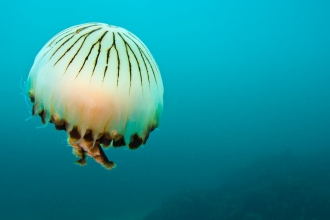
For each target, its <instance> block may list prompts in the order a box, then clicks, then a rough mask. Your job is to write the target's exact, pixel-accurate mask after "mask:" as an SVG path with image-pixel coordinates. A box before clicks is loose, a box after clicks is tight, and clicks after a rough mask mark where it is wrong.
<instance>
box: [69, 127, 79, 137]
mask: <svg viewBox="0 0 330 220" xmlns="http://www.w3.org/2000/svg"><path fill="white" fill-rule="evenodd" d="M69 135H70V137H71V138H73V139H80V138H81V135H80V133H79V131H78V127H77V126H74V127H73V129H72V130H71V131H70V132H69Z"/></svg>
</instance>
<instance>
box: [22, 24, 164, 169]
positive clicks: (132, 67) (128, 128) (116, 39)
mask: <svg viewBox="0 0 330 220" xmlns="http://www.w3.org/2000/svg"><path fill="white" fill-rule="evenodd" d="M27 92H28V95H29V97H30V99H31V102H32V103H33V109H32V114H33V115H39V116H40V117H41V119H42V123H44V124H45V123H46V124H47V123H48V122H51V123H54V124H55V128H56V129H57V130H65V131H66V132H67V134H68V143H69V144H70V145H71V146H72V147H73V153H74V154H75V155H76V156H78V157H79V158H80V159H79V160H77V163H79V164H81V165H84V164H85V163H86V155H88V156H90V157H92V158H94V159H95V160H96V161H97V162H99V163H100V164H102V165H103V166H104V167H106V168H108V169H111V168H113V167H114V166H115V164H114V163H113V162H112V161H109V160H108V159H107V157H106V155H105V153H104V152H103V149H102V147H103V148H107V147H109V146H113V147H120V146H128V147H129V148H130V149H136V148H138V147H139V146H140V145H141V144H145V143H146V141H147V139H148V136H149V133H150V132H151V131H153V130H154V129H155V128H156V127H158V125H159V121H160V116H161V113H162V110H163V83H162V79H161V75H160V72H159V68H158V66H157V64H156V62H155V60H154V58H153V56H152V55H151V53H150V51H149V50H148V49H147V47H146V46H145V45H144V43H143V42H142V41H141V40H140V39H139V38H137V37H136V36H135V35H134V34H132V33H130V32H129V31H127V30H125V29H123V28H120V27H116V26H111V25H108V24H103V23H87V24H82V25H77V26H73V27H70V28H68V29H66V30H63V31H62V32H60V33H58V34H57V35H55V36H54V37H53V38H52V39H50V40H49V42H48V43H47V44H46V45H45V46H44V47H43V48H42V49H41V51H40V52H39V53H38V55H37V56H36V58H35V61H34V64H33V66H32V68H31V71H30V73H29V76H28V80H27Z"/></svg>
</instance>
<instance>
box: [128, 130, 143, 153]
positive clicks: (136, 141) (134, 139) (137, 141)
mask: <svg viewBox="0 0 330 220" xmlns="http://www.w3.org/2000/svg"><path fill="white" fill-rule="evenodd" d="M141 144H142V138H140V137H139V136H138V135H137V134H134V135H132V136H131V142H130V143H129V145H128V147H129V149H132V150H134V149H137V148H138V147H140V146H141Z"/></svg>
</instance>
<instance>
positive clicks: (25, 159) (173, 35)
mask: <svg viewBox="0 0 330 220" xmlns="http://www.w3.org/2000/svg"><path fill="white" fill-rule="evenodd" d="M329 11H330V2H329V1H323V0H319V1H305V0H301V1H295V0H287V1H282V0H278V1H274V0H269V1H261V0H251V1H244V0H233V1H221V0H220V1H215V0H205V1H186V0H183V1H173V0H169V1H150V0H141V1H130V0H128V1H101V0H94V1H84V0H82V1H76V0H73V1H63V0H59V1H55V2H54V1H52V2H42V1H36V0H31V1H23V0H18V1H1V2H0V24H1V31H0V44H1V49H0V57H1V59H0V68H1V69H0V80H1V81H0V82H1V84H0V85H1V86H0V92H1V107H0V111H1V114H0V121H1V126H0V134H1V136H0V137H1V152H0V219H1V220H2V219H3V220H16V219H17V220H18V219H20V220H22V219H24V220H45V219H47V220H57V219H61V220H66V219H70V220H72V219H79V220H85V219H93V220H186V219H189V220H192V219H196V220H199V219H201V220H204V219H206V220H211V219H212V220H213V219H219V220H221V219H226V220H284V219H285V220H298V219H299V220H312V219H313V220H326V219H330V188H329V185H330V115H329V112H330V86H329V85H330V26H329V24H330V13H329ZM86 22H103V23H108V24H112V25H116V26H120V27H123V28H125V29H127V30H129V31H131V32H132V33H134V34H135V35H137V36H138V37H139V38H140V39H141V40H142V41H143V42H144V43H145V44H146V45H147V46H148V48H149V50H150V51H151V53H152V54H153V56H154V58H155V59H156V61H157V64H158V66H159V68H160V72H161V75H162V79H163V83H164V111H163V115H162V117H161V124H160V127H159V129H157V130H155V131H154V132H152V134H151V135H150V138H149V139H148V143H147V144H146V145H144V146H142V147H140V148H139V149H137V150H129V149H127V148H116V149H114V148H110V149H108V150H106V151H105V153H106V154H107V155H108V157H109V158H111V159H112V160H114V161H115V162H116V164H117V167H116V168H115V169H113V170H110V171H109V170H106V169H104V168H103V167H101V166H100V165H99V164H97V163H96V162H95V161H94V160H92V159H91V158H88V159H87V165H86V166H83V167H80V166H78V165H76V164H75V163H74V161H75V160H76V159H77V158H76V157H75V156H74V155H73V154H72V148H71V147H70V146H68V144H67V142H66V140H67V136H66V133H65V132H64V131H56V130H55V129H54V126H53V125H52V124H50V125H48V126H47V127H44V128H39V129H37V127H40V126H42V124H41V120H40V118H39V117H33V118H31V119H29V120H27V121H26V119H27V118H29V117H30V116H31V115H30V114H29V111H30V110H31V109H30V107H31V105H30V104H29V103H27V102H26V93H25V84H24V83H25V81H26V79H27V76H28V74H29V71H30V68H31V66H32V64H33V61H34V58H35V56H36V55H37V53H38V52H39V50H40V49H41V48H42V47H43V45H44V44H45V43H46V42H47V41H48V40H49V39H50V38H51V37H53V36H54V35H55V34H57V33H58V32H60V31H62V30H63V29H65V28H68V27H70V26H73V25H77V24H82V23H86ZM54 83H56V82H54Z"/></svg>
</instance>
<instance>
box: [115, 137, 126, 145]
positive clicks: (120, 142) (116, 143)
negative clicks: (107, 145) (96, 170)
mask: <svg viewBox="0 0 330 220" xmlns="http://www.w3.org/2000/svg"><path fill="white" fill-rule="evenodd" d="M125 145H126V144H125V140H124V137H123V136H122V137H121V138H120V139H118V140H117V141H115V140H113V146H114V147H122V146H125Z"/></svg>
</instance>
